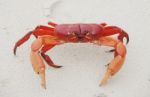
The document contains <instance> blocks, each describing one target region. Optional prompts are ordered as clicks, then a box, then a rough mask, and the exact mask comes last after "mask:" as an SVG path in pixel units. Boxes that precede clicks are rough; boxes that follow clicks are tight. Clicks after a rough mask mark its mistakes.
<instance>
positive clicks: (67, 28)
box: [55, 24, 103, 35]
mask: <svg viewBox="0 0 150 97" xmlns="http://www.w3.org/2000/svg"><path fill="white" fill-rule="evenodd" d="M102 29H103V28H102V27H101V26H100V25H98V24H60V25H58V26H56V27H55V31H56V32H57V33H59V34H62V35H68V34H69V33H72V32H74V33H76V34H77V35H84V34H85V33H87V32H90V33H91V34H92V35H96V34H99V33H100V32H101V31H102Z"/></svg>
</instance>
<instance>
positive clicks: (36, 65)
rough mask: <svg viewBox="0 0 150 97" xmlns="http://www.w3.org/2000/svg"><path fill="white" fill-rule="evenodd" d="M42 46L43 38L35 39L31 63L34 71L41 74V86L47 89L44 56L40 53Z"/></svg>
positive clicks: (32, 46)
mask: <svg viewBox="0 0 150 97" xmlns="http://www.w3.org/2000/svg"><path fill="white" fill-rule="evenodd" d="M41 47H42V39H41V38H39V39H37V40H35V41H34V42H33V43H32V45H31V63H32V66H33V69H34V71H35V72H36V73H37V74H39V76H40V78H41V86H42V87H43V88H45V89H46V80H45V64H44V62H43V60H42V57H41V56H40V54H39V53H38V50H39V49H40V48H41Z"/></svg>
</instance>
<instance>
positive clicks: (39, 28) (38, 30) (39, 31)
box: [13, 25, 54, 55]
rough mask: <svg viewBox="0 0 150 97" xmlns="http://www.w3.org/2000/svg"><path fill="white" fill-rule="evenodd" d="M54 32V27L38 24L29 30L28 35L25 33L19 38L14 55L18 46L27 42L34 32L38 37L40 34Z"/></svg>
mask: <svg viewBox="0 0 150 97" xmlns="http://www.w3.org/2000/svg"><path fill="white" fill-rule="evenodd" d="M53 33H54V28H51V27H47V26H43V25H40V26H37V27H36V28H35V30H33V31H30V32H28V33H27V34H26V35H24V36H23V37H22V38H21V39H19V40H18V41H17V42H16V44H15V46H14V49H13V52H14V55H16V51H17V47H19V46H20V45H22V44H23V43H24V42H26V41H27V40H28V39H29V38H30V36H31V35H32V34H33V35H34V36H35V37H36V38H37V37H38V36H42V35H51V34H53Z"/></svg>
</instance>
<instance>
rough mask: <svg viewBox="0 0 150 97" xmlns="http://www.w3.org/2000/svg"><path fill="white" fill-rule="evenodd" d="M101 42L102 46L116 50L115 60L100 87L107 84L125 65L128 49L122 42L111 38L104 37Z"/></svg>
mask: <svg viewBox="0 0 150 97" xmlns="http://www.w3.org/2000/svg"><path fill="white" fill-rule="evenodd" d="M100 42H101V44H102V45H105V46H111V47H114V48H115V53H114V59H113V60H112V61H111V62H110V64H109V65H108V68H107V70H106V73H105V74H104V77H103V79H102V81H101V83H100V86H102V85H104V84H106V83H107V81H108V79H109V78H110V77H111V76H113V75H115V74H116V73H117V72H118V71H119V70H120V68H121V67H122V65H123V62H124V59H125V56H126V47H125V46H124V44H123V43H122V42H121V41H118V40H115V39H113V38H110V37H102V38H100Z"/></svg>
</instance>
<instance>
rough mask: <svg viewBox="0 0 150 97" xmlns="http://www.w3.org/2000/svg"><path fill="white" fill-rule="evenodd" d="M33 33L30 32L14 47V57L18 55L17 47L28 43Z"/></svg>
mask: <svg viewBox="0 0 150 97" xmlns="http://www.w3.org/2000/svg"><path fill="white" fill-rule="evenodd" d="M32 33H33V32H32V31H31V32H28V33H27V34H26V35H25V36H24V37H22V38H21V39H19V40H18V41H17V42H16V44H15V46H14V49H13V52H14V55H16V51H17V47H19V46H20V45H21V44H23V43H24V42H26V41H27V40H28V39H29V38H30V36H31V35H32Z"/></svg>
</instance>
